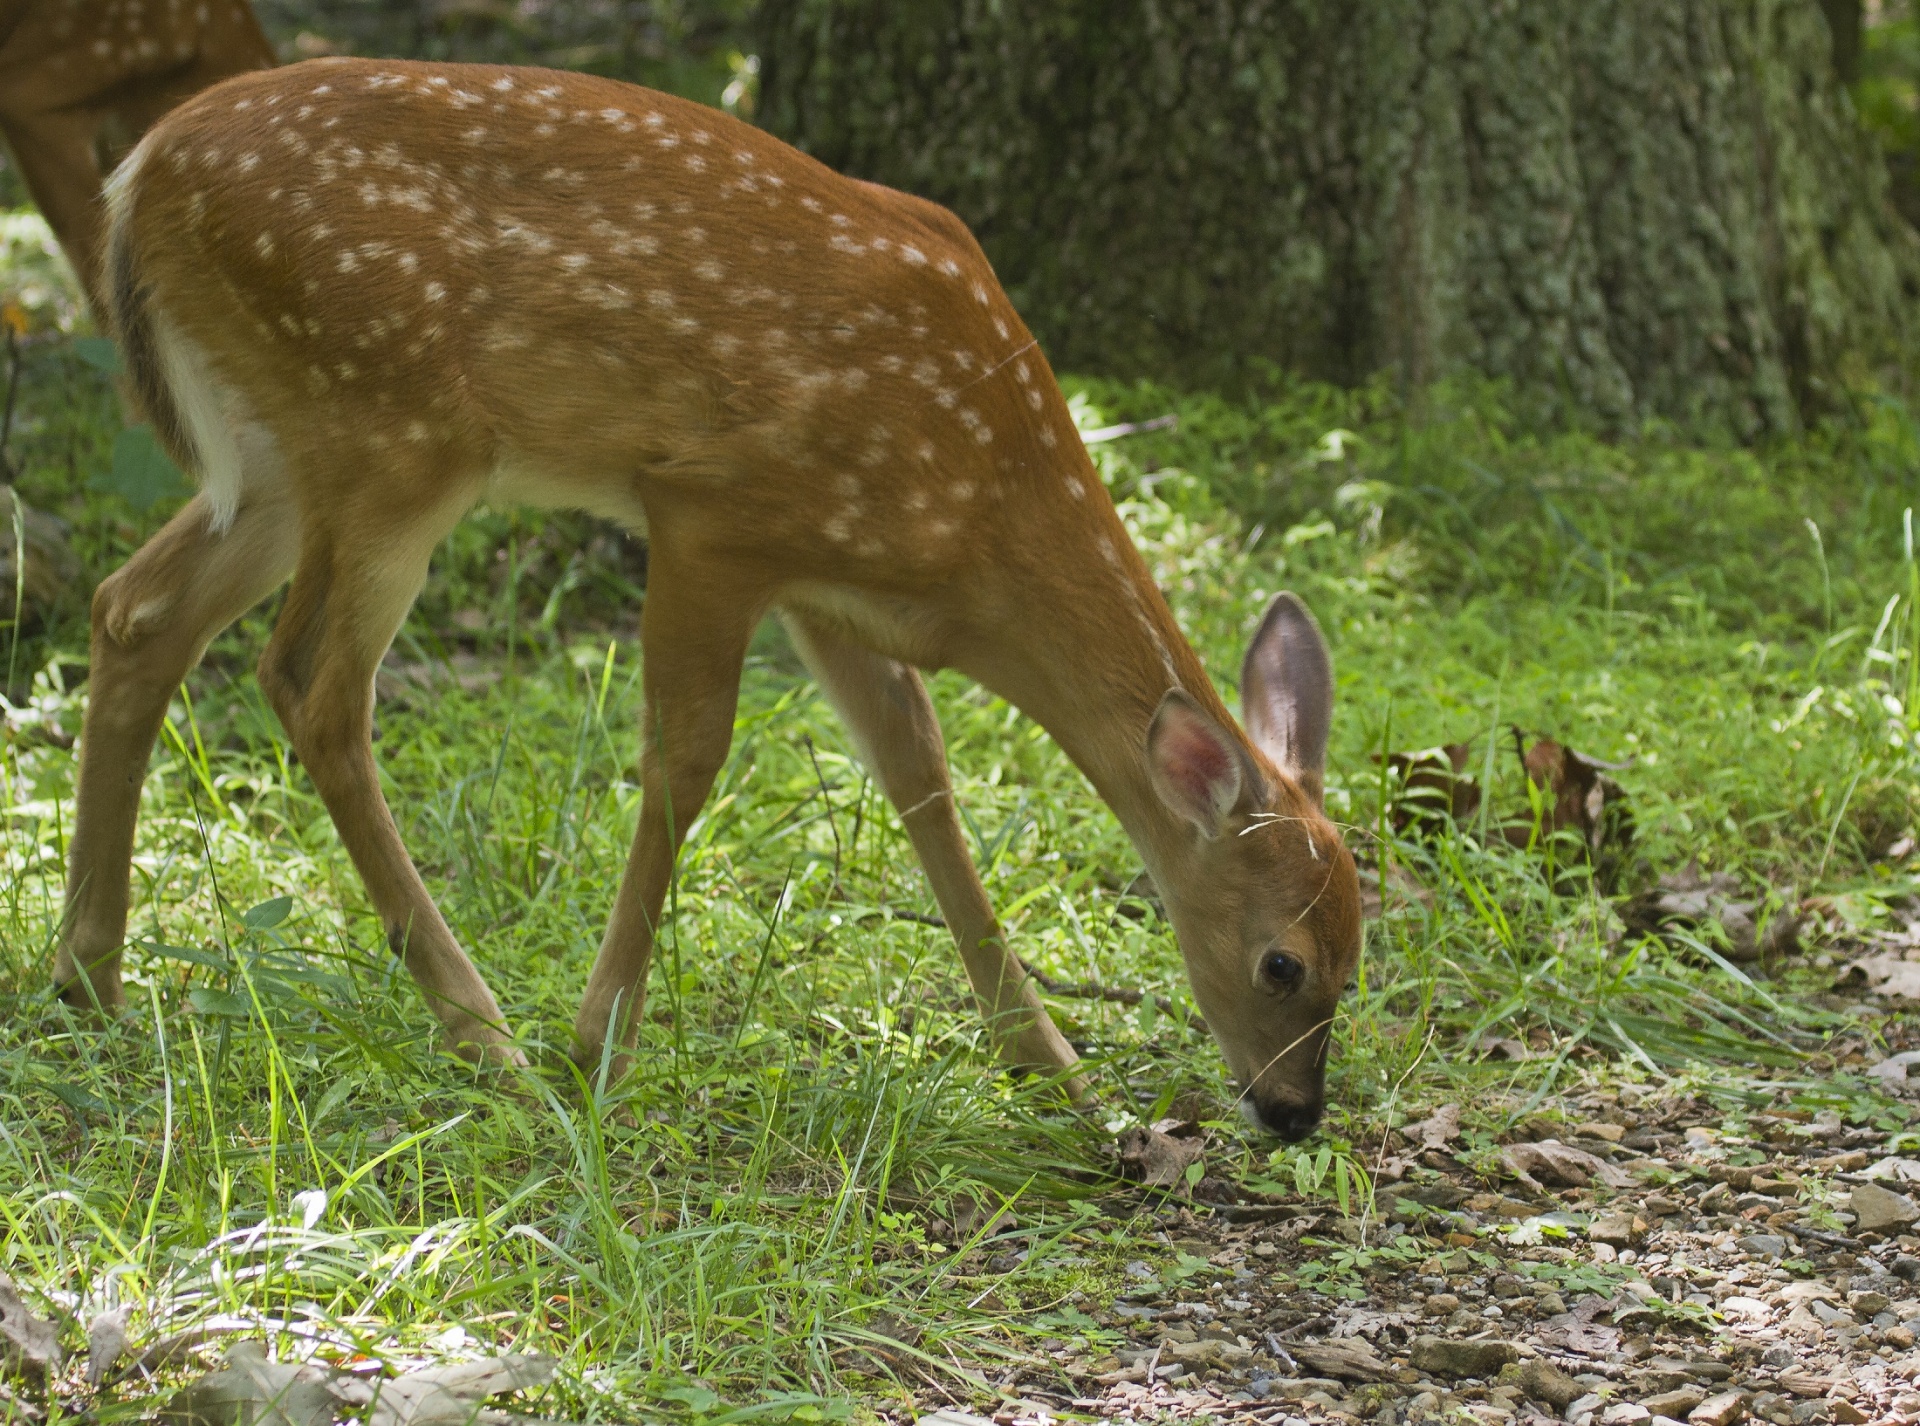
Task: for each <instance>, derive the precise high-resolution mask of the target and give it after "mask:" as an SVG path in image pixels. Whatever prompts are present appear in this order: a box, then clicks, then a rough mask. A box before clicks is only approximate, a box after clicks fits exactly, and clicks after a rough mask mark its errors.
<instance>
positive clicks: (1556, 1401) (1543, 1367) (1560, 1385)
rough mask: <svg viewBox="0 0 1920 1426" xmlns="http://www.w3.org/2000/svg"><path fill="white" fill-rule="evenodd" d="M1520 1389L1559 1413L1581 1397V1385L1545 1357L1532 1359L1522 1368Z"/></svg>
mask: <svg viewBox="0 0 1920 1426" xmlns="http://www.w3.org/2000/svg"><path fill="white" fill-rule="evenodd" d="M1520 1389H1521V1390H1522V1391H1524V1392H1525V1393H1526V1394H1527V1395H1528V1396H1530V1397H1532V1398H1533V1399H1534V1400H1535V1401H1544V1402H1546V1403H1547V1405H1549V1406H1551V1407H1553V1408H1554V1409H1555V1410H1557V1411H1565V1410H1566V1409H1567V1408H1568V1406H1569V1405H1571V1404H1572V1403H1573V1402H1574V1401H1576V1400H1578V1399H1579V1398H1580V1395H1581V1389H1580V1383H1579V1382H1577V1381H1575V1380H1574V1379H1573V1378H1572V1377H1570V1376H1568V1375H1567V1374H1566V1373H1565V1372H1563V1371H1561V1370H1560V1368H1558V1367H1556V1366H1555V1365H1554V1364H1553V1363H1552V1362H1550V1361H1548V1360H1547V1359H1546V1358H1544V1357H1530V1358H1528V1359H1527V1361H1526V1362H1525V1364H1524V1365H1522V1366H1521V1368H1520Z"/></svg>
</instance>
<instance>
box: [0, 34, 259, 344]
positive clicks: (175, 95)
mask: <svg viewBox="0 0 1920 1426" xmlns="http://www.w3.org/2000/svg"><path fill="white" fill-rule="evenodd" d="M272 63H273V50H272V48H271V47H270V46H269V45H268V44H267V38H266V36H265V35H263V34H261V33H260V26H259V24H258V23H257V22H256V21H255V20H254V18H253V12H252V11H251V10H249V9H248V8H247V6H246V0H194V3H192V4H183V3H180V0H173V3H170V4H168V3H162V0H0V133H4V134H5V135H6V139H7V145H8V147H9V148H10V149H12V151H13V157H14V159H15V161H16V162H17V163H18V164H19V166H20V174H21V177H22V178H24V179H25V180H26V184H27V191H28V192H29V193H31V194H32V195H33V201H34V203H35V204H37V205H38V206H39V209H40V211H41V212H42V213H43V214H45V215H46V219H47V222H48V223H49V224H50V225H51V226H52V228H53V232H54V236H55V237H57V238H59V240H60V245H61V247H63V248H65V249H66V252H67V257H68V258H69V259H70V260H71V261H72V263H73V266H74V269H75V271H77V272H78V273H79V274H80V279H81V281H82V282H83V283H84V284H85V286H86V289H87V295H88V297H89V299H90V300H91V301H92V302H93V304H94V310H95V311H96V312H101V311H104V310H105V306H104V303H103V302H102V300H101V299H102V297H103V295H104V289H103V287H102V286H101V283H100V276H101V270H102V267H101V257H102V250H103V247H104V244H103V243H102V241H101V234H102V230H103V218H104V214H103V213H102V211H101V208H100V177H101V174H102V172H103V171H104V170H103V167H102V165H103V163H107V164H109V165H110V163H111V161H112V159H113V158H117V157H118V156H119V155H121V154H124V153H125V152H126V151H127V150H128V149H129V148H131V147H132V146H133V144H134V141H135V140H137V139H138V138H139V137H140V136H141V135H142V134H143V133H145V132H146V131H147V128H148V127H149V126H150V125H151V124H152V123H153V121H154V120H156V119H158V118H159V117H160V116H161V115H162V114H164V113H166V112H167V110H169V109H171V108H172V107H173V106H174V105H175V104H178V103H179V102H180V101H181V100H182V99H185V98H186V97H187V96H188V95H190V94H196V93H198V92H199V91H200V90H202V89H205V88H206V87H207V86H208V85H209V84H212V83H214V82H215V81H217V80H221V79H225V78H227V77H228V76H229V75H234V74H241V73H244V72H245V71H247V70H250V69H265V68H267V67H268V66H270V65H271V64H272Z"/></svg>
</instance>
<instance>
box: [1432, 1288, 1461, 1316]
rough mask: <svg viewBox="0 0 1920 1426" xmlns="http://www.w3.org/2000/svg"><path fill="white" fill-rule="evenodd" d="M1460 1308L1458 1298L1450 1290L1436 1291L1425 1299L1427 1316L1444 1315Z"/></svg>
mask: <svg viewBox="0 0 1920 1426" xmlns="http://www.w3.org/2000/svg"><path fill="white" fill-rule="evenodd" d="M1459 1310H1460V1299H1459V1298H1458V1297H1456V1296H1454V1294H1452V1293H1451V1292H1436V1293H1434V1294H1433V1296H1431V1297H1429V1298H1428V1299H1427V1316H1429V1317H1445V1316H1446V1315H1447V1314H1448V1313H1449V1312H1458V1311H1459Z"/></svg>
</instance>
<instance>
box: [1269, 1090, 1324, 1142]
mask: <svg viewBox="0 0 1920 1426" xmlns="http://www.w3.org/2000/svg"><path fill="white" fill-rule="evenodd" d="M1321 1107H1322V1106H1321V1105H1320V1104H1319V1103H1318V1102H1317V1101H1316V1102H1315V1103H1312V1104H1285V1103H1282V1102H1280V1101H1278V1100H1260V1099H1256V1100H1255V1101H1254V1103H1253V1108H1254V1112H1255V1113H1257V1114H1258V1115H1259V1116H1260V1122H1261V1123H1262V1124H1264V1125H1266V1127H1267V1128H1268V1129H1269V1130H1271V1131H1272V1132H1273V1133H1275V1134H1278V1135H1279V1136H1280V1137H1281V1138H1283V1139H1285V1140H1286V1141H1287V1142H1288V1143H1289V1144H1297V1143H1299V1142H1300V1140H1302V1139H1304V1138H1306V1137H1307V1135H1309V1134H1311V1133H1312V1132H1313V1131H1314V1128H1315V1126H1316V1125H1318V1124H1319V1122H1320V1111H1321Z"/></svg>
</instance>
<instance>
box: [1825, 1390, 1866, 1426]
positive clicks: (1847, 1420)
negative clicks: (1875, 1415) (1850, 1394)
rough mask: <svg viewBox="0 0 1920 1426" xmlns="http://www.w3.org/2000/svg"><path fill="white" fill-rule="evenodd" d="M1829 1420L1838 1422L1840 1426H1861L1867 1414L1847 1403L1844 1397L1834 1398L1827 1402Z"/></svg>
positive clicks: (1849, 1402)
mask: <svg viewBox="0 0 1920 1426" xmlns="http://www.w3.org/2000/svg"><path fill="white" fill-rule="evenodd" d="M1827 1411H1828V1413H1829V1415H1830V1419H1832V1420H1834V1421H1838V1422H1839V1423H1840V1426H1861V1423H1862V1422H1864V1421H1865V1420H1866V1419H1867V1413H1866V1412H1864V1411H1862V1410H1861V1409H1860V1408H1859V1407H1857V1406H1855V1405H1854V1404H1853V1403H1852V1402H1851V1401H1848V1400H1847V1399H1846V1398H1845V1397H1844V1396H1840V1397H1835V1398H1833V1399H1831V1400H1830V1401H1828V1402H1827Z"/></svg>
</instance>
